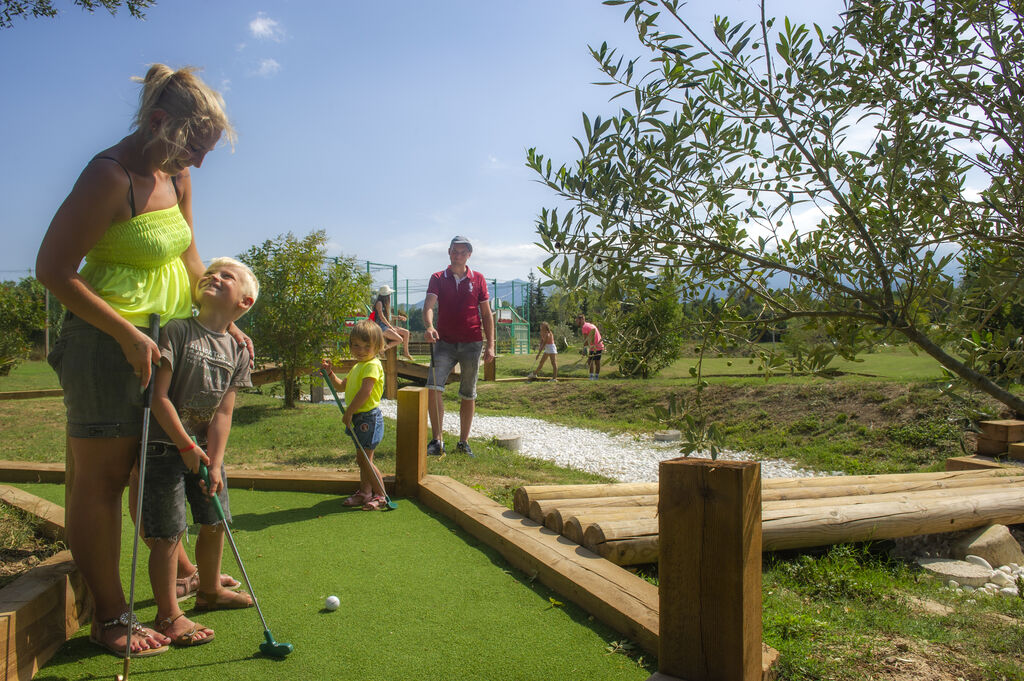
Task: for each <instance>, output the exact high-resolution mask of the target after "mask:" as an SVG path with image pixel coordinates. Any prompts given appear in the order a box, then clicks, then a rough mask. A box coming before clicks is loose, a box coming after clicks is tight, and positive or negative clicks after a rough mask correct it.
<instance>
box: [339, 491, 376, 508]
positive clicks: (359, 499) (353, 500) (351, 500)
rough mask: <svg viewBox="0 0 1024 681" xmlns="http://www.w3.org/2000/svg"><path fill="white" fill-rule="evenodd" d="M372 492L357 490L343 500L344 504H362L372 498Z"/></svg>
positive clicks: (342, 503)
mask: <svg viewBox="0 0 1024 681" xmlns="http://www.w3.org/2000/svg"><path fill="white" fill-rule="evenodd" d="M372 494H373V493H372V492H356V493H355V494H353V495H352V496H350V497H346V499H345V501H343V502H341V505H342V506H362V505H364V504H366V503H369V502H370V501H371V500H372V498H373V497H372Z"/></svg>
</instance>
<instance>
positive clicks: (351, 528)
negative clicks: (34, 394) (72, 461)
mask: <svg viewBox="0 0 1024 681" xmlns="http://www.w3.org/2000/svg"><path fill="white" fill-rule="evenodd" d="M19 486H20V487H23V488H24V489H26V490H27V491H29V492H31V493H33V494H37V495H39V496H42V497H45V498H48V499H50V500H52V501H55V502H57V503H60V501H61V500H62V499H63V494H64V492H63V487H62V486H60V485H23V486H22V485H19ZM398 503H399V508H398V510H396V511H392V512H390V513H365V512H362V511H360V510H358V509H356V510H351V509H345V508H344V507H342V506H341V498H340V497H337V496H334V495H322V494H307V493H291V492H250V491H246V490H234V489H233V490H231V506H232V509H233V514H234V519H235V521H234V524H233V525H232V531H233V533H234V537H235V541H236V543H237V544H238V549H239V552H240V553H241V555H242V560H243V561H244V562H245V567H246V569H247V571H248V572H249V577H250V579H252V580H253V585H254V587H255V589H256V595H257V597H258V598H259V601H260V607H261V608H262V609H263V613H264V615H265V616H266V618H267V623H268V625H269V626H270V630H271V632H272V633H273V635H274V637H275V638H276V639H277V640H278V641H279V642H288V643H291V644H292V645H293V646H294V647H295V651H294V652H293V653H292V654H291V655H289V656H288V657H287V658H286V659H284V660H282V661H278V660H273V659H269V658H265V657H262V656H260V655H258V654H257V653H258V647H259V644H260V643H262V642H263V640H264V639H263V625H262V623H261V622H260V619H259V616H258V615H257V612H256V609H255V608H252V609H248V610H242V611H231V612H215V613H204V614H201V615H200V614H196V615H194V619H195V620H196V621H199V622H202V623H203V624H205V625H207V626H209V627H211V628H213V629H214V630H215V631H216V634H217V638H216V640H214V641H213V642H211V643H209V644H207V645H204V646H199V647H196V648H191V649H176V650H171V651H169V652H168V653H166V654H164V655H161V656H159V657H155V658H151V659H143V660H133V661H132V665H131V670H132V675H133V676H134V675H135V674H143V675H144V676H140V678H146V679H152V681H160V680H161V679H180V678H182V675H183V674H185V675H188V677H189V678H192V679H197V680H200V679H210V680H211V681H223V680H225V679H244V680H245V681H259V680H260V679H280V678H290V679H360V680H366V679H381V680H383V679H423V680H429V679H436V680H437V681H448V680H449V679H474V678H476V679H494V680H498V679H509V680H520V679H542V678H561V679H609V680H611V679H622V680H641V679H646V678H647V677H648V676H649V675H650V674H651V672H652V671H653V669H654V668H653V667H650V666H649V665H648V667H646V668H645V666H644V665H643V664H642V663H639V664H638V662H637V661H636V660H634V659H632V658H630V657H629V656H628V655H625V654H613V653H611V652H609V648H611V649H615V648H616V643H617V642H618V640H619V636H618V635H617V634H615V633H614V632H613V631H611V630H610V629H608V628H606V627H604V626H603V625H601V624H600V623H598V622H595V621H594V620H593V619H592V618H591V617H589V616H588V615H587V614H586V613H585V612H583V611H581V610H579V609H578V608H576V607H575V606H573V605H571V604H568V603H561V602H560V601H559V600H558V597H557V596H556V595H555V594H554V593H552V592H551V591H549V590H548V589H546V588H545V587H543V586H541V585H540V584H538V583H534V582H531V581H530V579H529V578H528V577H526V576H525V575H523V574H521V573H519V572H518V571H516V570H514V569H512V568H511V567H509V566H508V564H507V563H505V561H504V560H503V559H502V558H501V556H500V555H499V554H497V553H496V552H494V551H492V550H491V549H489V548H488V547H486V546H483V545H481V544H479V543H478V542H477V541H476V540H474V539H473V538H472V537H470V536H468V535H466V534H464V533H463V532H462V531H461V530H459V529H458V528H457V527H456V526H454V525H453V524H451V523H450V522H448V521H447V520H446V519H445V518H443V517H440V516H437V515H435V514H433V513H432V512H430V511H429V510H427V509H425V508H424V507H421V506H419V505H418V504H416V503H415V502H412V501H408V500H399V502H398ZM123 523H124V525H125V526H126V527H127V526H128V525H130V520H129V519H128V516H127V512H126V514H125V516H124V520H123ZM139 555H140V565H139V582H138V585H137V594H136V600H137V601H138V604H139V607H138V608H137V612H138V615H139V618H140V619H141V620H142V621H144V622H151V621H152V619H153V617H154V616H155V611H156V607H155V605H154V604H153V601H152V592H151V591H150V588H149V581H148V579H147V577H146V563H145V561H146V558H147V556H148V552H147V550H146V549H145V546H141V547H140V552H139ZM121 566H122V572H123V573H124V583H125V584H128V576H129V571H130V570H129V569H130V566H131V535H130V534H128V533H126V534H125V536H124V539H123V541H122V561H121ZM224 569H225V571H227V572H230V573H231V574H234V575H236V576H237V577H238V578H239V579H241V571H240V570H238V568H237V566H236V565H235V563H234V558H233V556H232V555H231V551H230V548H225V568H224ZM332 594H333V595H336V596H338V598H339V599H340V600H341V608H340V609H339V610H338V611H336V612H325V611H323V609H322V608H323V602H324V599H325V598H326V597H327V596H328V595H332ZM193 604H194V601H186V602H185V603H183V606H184V608H185V610H186V612H187V613H188V614H189V616H190V617H193V614H192V613H191V611H190V608H191V607H192V605H193ZM87 635H88V631H87V628H86V629H83V630H82V631H81V632H80V633H79V634H78V635H77V636H75V637H74V638H73V639H72V640H70V641H69V642H68V643H67V644H65V645H64V647H63V648H62V649H61V650H60V652H59V653H58V654H57V655H56V656H55V657H54V658H53V660H51V661H50V662H49V663H48V664H47V665H46V666H45V667H44V668H43V669H42V670H41V671H40V672H39V674H38V675H37V676H36V677H35V678H36V679H37V681H56V680H57V679H90V678H108V679H109V678H111V676H112V675H113V674H115V673H119V672H120V668H121V662H120V661H119V660H118V659H116V658H115V657H113V656H111V655H109V654H106V653H103V652H102V651H101V650H100V649H99V648H98V647H96V646H94V645H92V644H91V643H90V642H89V641H88V638H87Z"/></svg>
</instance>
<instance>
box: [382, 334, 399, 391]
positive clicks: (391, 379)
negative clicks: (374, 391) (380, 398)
mask: <svg viewBox="0 0 1024 681" xmlns="http://www.w3.org/2000/svg"><path fill="white" fill-rule="evenodd" d="M384 399H387V400H394V399H398V347H397V346H396V347H393V348H388V350H387V352H385V353H384Z"/></svg>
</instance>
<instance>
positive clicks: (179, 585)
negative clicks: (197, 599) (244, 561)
mask: <svg viewBox="0 0 1024 681" xmlns="http://www.w3.org/2000/svg"><path fill="white" fill-rule="evenodd" d="M220 585H221V586H222V587H224V588H225V589H231V590H232V591H238V590H239V589H240V588H241V587H242V583H241V582H239V581H238V580H237V579H235V578H234V577H232V576H231V575H227V574H221V576H220ZM197 591H199V568H196V571H195V572H193V573H192V574H191V575H189V576H188V577H181V578H180V579H175V580H174V597H175V598H176V599H177V600H178V602H179V603H181V602H182V601H184V600H188V599H189V598H192V597H193V596H195V595H196V592H197Z"/></svg>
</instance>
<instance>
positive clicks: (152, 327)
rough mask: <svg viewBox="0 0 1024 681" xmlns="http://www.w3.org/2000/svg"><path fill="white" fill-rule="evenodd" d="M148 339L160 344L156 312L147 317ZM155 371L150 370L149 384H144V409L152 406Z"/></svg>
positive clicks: (158, 316) (158, 322) (158, 321)
mask: <svg viewBox="0 0 1024 681" xmlns="http://www.w3.org/2000/svg"><path fill="white" fill-rule="evenodd" d="M149 337H150V338H151V339H153V342H154V343H159V342H160V315H159V314H157V313H156V312H154V313H153V314H151V315H149ZM156 369H157V367H156V366H154V367H151V368H150V372H149V383H147V384H146V390H145V392H143V393H142V404H143V405H144V406H145V407H146V409H149V408H150V406H151V405H152V404H153V383H154V381H155V380H156Z"/></svg>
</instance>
